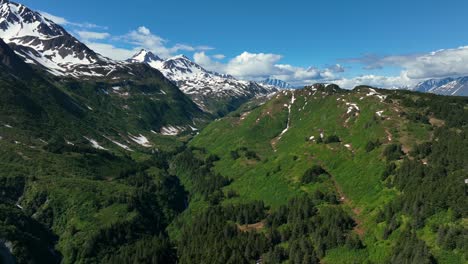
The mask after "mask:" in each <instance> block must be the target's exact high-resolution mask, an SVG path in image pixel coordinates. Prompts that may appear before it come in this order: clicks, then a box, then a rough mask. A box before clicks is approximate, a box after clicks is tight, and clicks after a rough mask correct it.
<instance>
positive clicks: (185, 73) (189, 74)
mask: <svg viewBox="0 0 468 264" xmlns="http://www.w3.org/2000/svg"><path fill="white" fill-rule="evenodd" d="M128 61H130V62H145V63H147V64H149V65H150V66H151V67H153V68H155V69H157V70H159V71H160V72H162V73H163V74H164V76H165V77H166V78H168V79H170V80H171V81H173V82H175V83H176V84H177V85H178V86H179V88H180V89H181V90H182V91H183V92H184V93H186V94H196V95H200V94H202V95H214V96H242V95H247V94H249V95H250V94H252V93H257V92H258V93H260V94H264V93H268V92H269V91H274V90H275V88H274V87H272V86H271V85H264V84H257V83H255V84H254V83H253V82H248V81H241V80H237V79H235V78H234V77H232V76H231V75H227V74H220V73H217V72H212V71H208V70H206V69H205V68H203V67H202V66H200V65H199V64H197V63H195V62H193V61H192V60H190V59H189V58H188V57H186V56H184V55H177V56H174V57H171V58H168V59H166V60H161V59H160V58H159V57H158V56H156V55H154V54H153V53H151V52H150V51H146V50H142V51H140V52H138V53H137V54H135V56H133V57H132V58H131V59H129V60H128ZM252 87H255V88H254V89H253V90H255V91H252ZM255 95H256V94H255Z"/></svg>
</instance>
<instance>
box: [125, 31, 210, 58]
mask: <svg viewBox="0 0 468 264" xmlns="http://www.w3.org/2000/svg"><path fill="white" fill-rule="evenodd" d="M118 39H120V40H123V41H124V42H126V43H128V44H131V45H133V46H136V47H137V48H144V49H148V50H151V51H153V52H154V53H156V54H157V55H158V56H160V57H163V58H168V57H171V56H173V55H175V54H176V53H178V52H182V51H191V52H194V51H206V50H210V49H212V48H211V47H208V46H191V45H187V44H180V43H178V44H175V45H174V46H167V43H168V41H167V40H165V39H163V38H162V37H160V36H157V35H155V34H153V33H152V32H151V30H150V29H148V28H147V27H145V26H140V27H138V28H137V29H136V30H132V31H130V32H129V33H128V34H126V35H124V36H121V37H118Z"/></svg>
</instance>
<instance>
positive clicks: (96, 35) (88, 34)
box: [75, 31, 110, 40]
mask: <svg viewBox="0 0 468 264" xmlns="http://www.w3.org/2000/svg"><path fill="white" fill-rule="evenodd" d="M75 33H76V34H77V35H78V37H79V38H81V39H83V40H92V39H94V40H102V39H107V38H109V37H110V34H109V33H107V32H93V31H76V32H75Z"/></svg>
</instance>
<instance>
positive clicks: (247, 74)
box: [194, 52, 344, 85]
mask: <svg viewBox="0 0 468 264" xmlns="http://www.w3.org/2000/svg"><path fill="white" fill-rule="evenodd" d="M221 58H224V56H223V57H221V56H216V55H213V56H209V55H207V54H206V53H205V52H197V53H195V54H194V60H195V62H196V63H198V64H200V65H202V66H203V67H205V68H206V69H208V70H211V71H217V72H221V73H225V74H230V75H232V76H235V77H237V78H239V79H244V80H257V81H258V80H263V79H266V78H270V77H271V78H276V79H280V80H283V81H287V82H290V83H291V84H293V85H304V84H310V83H315V82H324V81H328V80H334V79H336V76H335V73H338V72H343V71H344V68H343V67H342V66H341V65H339V64H337V65H333V66H330V67H328V68H325V69H319V68H316V67H308V68H303V67H296V66H292V65H289V64H279V63H278V62H279V61H280V60H281V59H282V58H283V56H281V55H278V54H270V53H249V52H243V53H242V54H240V55H238V56H236V57H234V58H232V59H231V60H229V61H228V62H227V63H221V62H219V61H217V60H216V59H221Z"/></svg>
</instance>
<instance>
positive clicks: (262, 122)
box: [182, 85, 468, 263]
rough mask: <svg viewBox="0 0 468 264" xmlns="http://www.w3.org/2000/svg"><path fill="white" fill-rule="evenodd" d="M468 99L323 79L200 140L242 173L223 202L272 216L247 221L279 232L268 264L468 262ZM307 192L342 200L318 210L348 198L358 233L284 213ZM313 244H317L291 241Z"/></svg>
mask: <svg viewBox="0 0 468 264" xmlns="http://www.w3.org/2000/svg"><path fill="white" fill-rule="evenodd" d="M467 105H468V99H467V98H457V97H447V98H445V97H442V96H436V95H430V94H416V93H411V92H405V91H386V90H376V89H372V88H370V87H358V88H356V89H354V90H353V91H347V90H341V89H339V88H338V87H336V86H333V85H329V86H327V87H325V86H323V85H316V86H313V87H307V88H305V89H301V90H295V91H283V92H279V93H277V94H276V95H275V96H274V97H273V98H272V99H271V100H270V101H268V102H267V103H266V104H264V105H262V106H261V107H253V108H251V109H250V110H248V111H245V112H239V113H236V114H232V115H230V116H229V117H226V118H223V119H221V120H219V121H215V122H213V123H212V124H211V125H209V126H208V127H207V128H205V129H204V130H203V131H202V132H201V133H200V134H199V135H197V136H196V137H195V138H194V140H193V141H192V142H191V146H192V148H193V149H194V153H197V152H196V151H198V150H199V149H202V150H203V151H202V153H206V154H203V155H204V156H205V157H209V158H208V159H210V160H214V163H213V164H214V165H213V170H214V172H213V173H214V174H215V175H216V174H219V175H222V176H223V177H226V178H228V179H231V182H229V183H228V184H226V185H224V186H223V187H221V188H222V191H223V193H224V194H225V197H224V201H222V203H223V204H224V205H226V206H228V205H230V204H249V203H253V202H257V201H262V202H263V203H265V206H266V207H267V208H270V212H273V213H272V215H267V216H264V217H262V216H260V217H258V218H255V219H254V220H253V221H252V222H248V223H250V224H252V229H257V230H258V229H260V230H262V232H266V233H267V234H273V235H274V234H275V232H279V237H278V240H277V241H276V242H273V246H272V247H271V248H270V250H269V251H268V250H267V251H268V253H267V254H265V255H263V258H264V259H265V260H268V261H269V262H272V263H279V262H281V261H285V260H288V259H289V261H293V262H292V263H301V261H305V262H306V263H318V260H315V261H317V262H314V261H309V260H306V259H308V258H310V257H311V256H315V257H318V258H319V259H321V260H322V261H321V262H323V263H366V262H369V263H465V262H466V261H467V257H468V256H467V255H466V238H463V237H464V236H465V235H466V230H467V228H468V227H467V226H466V217H467V216H468V215H467V214H468V211H467V210H466V208H467V206H468V204H467V199H466V186H465V178H466V176H467V175H468V171H467V168H466V166H465V165H464V164H467V163H468V155H467V154H468V148H467V146H468V144H467V143H468V142H467V133H468V130H467V129H468V128H467V125H468V111H467V108H466V106H467ZM198 155H199V154H198ZM213 157H216V158H213ZM304 195H306V196H308V195H309V196H310V197H312V198H311V199H312V200H314V199H318V201H320V200H323V199H325V200H327V201H328V203H331V204H332V205H325V207H322V206H319V212H321V210H324V209H325V208H326V207H330V206H331V207H333V206H336V204H337V203H338V204H339V207H342V208H343V209H344V210H345V211H346V212H348V213H349V215H350V216H351V217H352V218H353V222H354V223H353V224H352V228H351V229H352V231H351V232H350V233H347V231H346V230H343V231H342V232H344V234H342V235H341V234H340V235H339V236H341V239H337V240H334V239H332V238H330V236H333V235H332V234H330V233H327V232H325V233H321V232H322V231H320V230H321V229H320V224H319V223H320V221H321V220H317V219H315V220H312V222H309V221H310V220H307V217H306V218H302V219H303V220H302V221H301V222H300V223H295V224H294V221H291V219H290V218H283V219H284V220H279V219H282V218H281V216H280V215H281V214H282V212H288V211H287V210H288V208H289V207H290V206H293V205H292V204H291V202H289V203H288V200H289V201H291V199H293V200H294V199H297V197H302V196H304ZM327 197H328V198H327ZM334 197H336V198H334ZM315 203H317V202H315ZM321 203H323V202H319V204H321ZM325 204H327V203H325ZM333 204H335V205H333ZM303 208H304V207H303ZM192 210H199V209H195V208H194V209H192ZM275 212H277V213H275ZM283 215H284V214H283ZM278 217H279V218H278ZM336 217H338V216H336ZM271 218H273V219H271ZM261 219H264V220H261ZM285 219H288V220H285ZM319 219H320V217H319ZM272 221H273V222H272ZM275 221H277V222H275ZM317 221H318V222H317ZM337 221H338V220H337ZM275 223H277V224H275ZM309 223H310V225H309ZM344 223H346V222H342V224H344ZM241 224H242V223H241ZM304 225H305V226H304ZM244 228H248V226H247V227H245V226H244ZM334 230H335V229H334ZM337 230H339V228H336V231H333V232H341V231H337ZM448 232H449V233H450V235H448ZM326 234H328V235H326ZM335 234H336V233H335ZM353 234H354V235H356V236H357V238H358V239H357V241H356V240H353V241H354V242H351V240H352V239H355V238H352V237H353ZM464 234H465V235H464ZM192 235H193V236H197V235H198V236H200V237H201V238H200V239H203V238H204V237H205V236H204V235H203V234H202V233H196V231H195V233H194V234H192ZM449 237H450V238H449ZM304 239H305V240H306V241H309V242H310V243H312V246H311V247H312V248H313V249H307V250H306V249H304V247H303V246H299V247H298V248H302V252H297V251H295V250H293V249H292V248H291V247H290V246H291V245H296V243H299V244H301V243H304ZM446 239H449V240H451V241H453V243H452V244H451V245H448V244H447V242H448V241H447V240H446ZM182 240H183V241H186V239H182ZM359 240H360V241H361V242H359ZM330 241H335V243H331V242H330ZM337 241H338V242H337ZM340 241H341V242H340ZM463 241H465V242H463ZM450 243H451V242H449V244H450ZM304 246H305V248H308V247H309V246H308V245H307V243H306V244H304ZM298 250H299V251H301V250H300V249H298ZM260 251H261V250H260ZM464 252H465V253H464ZM200 254H203V253H200ZM305 254H309V256H307V255H305ZM312 258H314V257H312Z"/></svg>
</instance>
